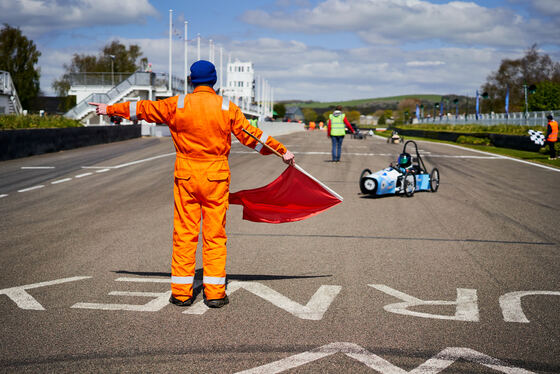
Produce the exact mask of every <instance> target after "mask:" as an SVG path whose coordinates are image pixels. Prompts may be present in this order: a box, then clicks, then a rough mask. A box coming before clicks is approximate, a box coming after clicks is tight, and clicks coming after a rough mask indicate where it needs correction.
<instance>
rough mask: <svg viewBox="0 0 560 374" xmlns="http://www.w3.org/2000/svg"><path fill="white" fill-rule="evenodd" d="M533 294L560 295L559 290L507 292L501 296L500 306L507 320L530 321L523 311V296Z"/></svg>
mask: <svg viewBox="0 0 560 374" xmlns="http://www.w3.org/2000/svg"><path fill="white" fill-rule="evenodd" d="M532 295H556V296H560V292H558V291H517V292H510V293H506V294H505V295H502V296H500V299H499V302H500V308H502V315H503V316H504V321H506V322H518V323H529V320H528V319H527V317H526V316H525V313H523V308H521V298H522V297H523V296H532Z"/></svg>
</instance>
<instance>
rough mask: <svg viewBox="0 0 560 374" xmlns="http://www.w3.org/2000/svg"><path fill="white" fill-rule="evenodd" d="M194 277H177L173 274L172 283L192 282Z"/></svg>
mask: <svg viewBox="0 0 560 374" xmlns="http://www.w3.org/2000/svg"><path fill="white" fill-rule="evenodd" d="M193 281H194V277H177V276H175V275H172V276H171V283H175V284H192V283H193Z"/></svg>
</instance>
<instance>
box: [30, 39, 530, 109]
mask: <svg viewBox="0 0 560 374" xmlns="http://www.w3.org/2000/svg"><path fill="white" fill-rule="evenodd" d="M120 40H121V42H123V43H124V44H126V45H128V44H138V45H139V46H140V47H141V49H142V51H143V52H144V55H145V56H146V57H148V59H149V61H150V62H151V63H152V64H153V70H154V71H155V72H162V73H163V72H167V70H168V40H167V39H166V38H161V39H120ZM207 46H208V40H207V39H203V40H202V50H201V57H202V58H205V59H206V58H207V56H208V50H207ZM222 46H223V47H224V56H223V67H224V70H225V67H226V66H225V65H226V63H227V59H228V58H227V56H228V54H229V53H230V52H231V54H232V58H233V59H235V58H239V59H240V60H242V61H252V62H253V63H254V66H255V70H256V72H257V74H258V75H260V76H263V77H264V78H265V79H266V80H268V81H269V82H270V84H271V86H272V87H273V88H274V90H275V91H274V92H275V93H274V96H275V98H276V99H277V100H287V99H305V100H309V99H312V100H320V101H333V100H349V99H360V98H368V97H383V96H392V95H401V94H414V93H435V94H450V93H458V94H467V93H470V94H474V91H475V90H476V89H477V88H479V87H480V86H481V85H482V84H483V83H484V82H485V80H486V77H487V76H488V74H489V73H490V72H491V71H493V70H496V69H497V68H498V66H499V64H500V60H501V59H503V58H519V57H521V56H522V55H523V53H524V50H522V49H520V50H515V51H513V52H510V53H503V52H500V53H498V52H497V50H496V49H494V48H459V47H453V48H450V47H449V48H428V49H424V50H420V51H404V50H402V49H399V48H395V47H392V46H384V47H375V48H374V47H364V48H355V49H349V50H328V49H324V48H319V47H311V46H308V45H306V44H304V43H302V42H299V41H282V40H277V39H271V38H261V39H257V40H248V41H229V42H228V41H224V43H223V44H222ZM99 48H100V47H99V46H89V48H88V47H87V46H84V50H83V51H79V53H88V54H97V53H98V51H99ZM173 51H174V53H173V61H174V64H173V75H175V76H182V74H183V69H184V60H183V53H184V52H183V42H181V41H179V40H176V41H175V42H174V45H173ZM74 52H76V51H70V50H68V51H60V50H56V51H55V50H45V51H43V56H42V57H41V60H40V62H41V68H42V72H43V76H42V80H41V88H42V89H43V90H44V91H47V92H48V89H50V82H47V80H48V79H49V77H51V79H55V78H58V77H59V76H60V75H61V74H62V73H63V71H62V64H63V63H69V62H70V60H71V57H72V53H74ZM189 56H190V57H189V61H190V63H192V62H193V61H194V59H195V58H196V44H195V43H191V45H190V50H189ZM215 56H216V67H217V68H218V72H219V51H216V54H215ZM224 83H225V77H224Z"/></svg>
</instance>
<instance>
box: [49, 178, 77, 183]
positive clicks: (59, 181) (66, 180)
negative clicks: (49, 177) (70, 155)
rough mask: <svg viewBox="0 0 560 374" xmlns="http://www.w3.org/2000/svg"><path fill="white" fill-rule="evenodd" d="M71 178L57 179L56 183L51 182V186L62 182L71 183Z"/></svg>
mask: <svg viewBox="0 0 560 374" xmlns="http://www.w3.org/2000/svg"><path fill="white" fill-rule="evenodd" d="M71 180H72V178H64V179H59V180H57V181H54V182H51V184H59V183H64V182H68V181H71Z"/></svg>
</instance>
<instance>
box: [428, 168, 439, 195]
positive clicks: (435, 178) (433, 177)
mask: <svg viewBox="0 0 560 374" xmlns="http://www.w3.org/2000/svg"><path fill="white" fill-rule="evenodd" d="M438 188H439V170H438V169H437V168H433V169H432V172H431V173H430V190H431V191H432V192H436V191H437V190H438Z"/></svg>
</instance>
